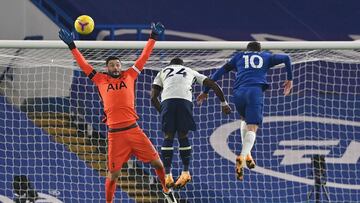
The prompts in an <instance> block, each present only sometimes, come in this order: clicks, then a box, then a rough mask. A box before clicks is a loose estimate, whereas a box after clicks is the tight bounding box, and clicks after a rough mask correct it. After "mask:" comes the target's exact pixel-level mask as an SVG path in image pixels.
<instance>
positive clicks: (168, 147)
mask: <svg viewBox="0 0 360 203" xmlns="http://www.w3.org/2000/svg"><path fill="white" fill-rule="evenodd" d="M195 81H196V82H197V83H198V84H200V85H204V86H206V87H209V88H211V89H213V90H214V91H215V94H216V95H217V96H218V97H219V99H220V101H221V106H222V111H223V112H224V113H225V114H229V113H230V112H231V108H230V106H229V105H228V104H227V102H226V101H225V98H224V93H223V91H222V90H221V88H220V87H219V86H218V85H217V84H216V83H215V82H214V81H212V80H210V79H209V78H207V77H206V76H205V75H202V74H200V73H198V72H197V71H195V70H192V69H191V68H188V67H186V66H184V65H183V60H182V59H180V58H174V59H172V60H171V62H170V64H169V65H168V66H167V67H165V68H163V69H162V70H161V71H159V73H158V74H157V75H156V77H155V79H154V82H153V86H152V91H151V101H152V104H153V105H154V106H155V108H156V110H157V111H158V112H160V114H161V120H162V122H161V123H162V131H163V132H164V133H165V139H164V142H163V145H162V147H161V154H162V159H163V162H164V165H165V171H166V178H165V183H166V186H167V187H175V188H181V187H184V186H185V185H186V183H188V182H189V181H190V180H191V175H190V172H189V164H190V157H191V146H190V142H189V139H188V136H187V134H188V132H189V130H195V128H196V126H195V121H194V119H193V115H192V114H193V111H192V108H193V104H192V84H193V83H194V82H195ZM160 93H161V103H160V102H159V100H158V97H159V96H160ZM176 133H177V135H178V141H179V145H180V148H179V151H180V157H181V160H182V163H183V171H182V173H181V175H180V177H179V178H178V179H177V181H176V183H174V179H173V177H172V175H171V160H172V156H173V150H174V148H173V142H174V137H175V134H176Z"/></svg>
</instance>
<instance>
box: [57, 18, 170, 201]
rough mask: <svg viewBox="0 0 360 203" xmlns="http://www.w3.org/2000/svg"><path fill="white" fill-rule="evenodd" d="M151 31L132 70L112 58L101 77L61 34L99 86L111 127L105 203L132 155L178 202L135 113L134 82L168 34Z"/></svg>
mask: <svg viewBox="0 0 360 203" xmlns="http://www.w3.org/2000/svg"><path fill="white" fill-rule="evenodd" d="M151 29H152V32H151V34H150V38H149V40H148V41H147V44H146V46H145V48H144V49H143V51H142V53H141V55H140V57H139V58H138V59H137V60H136V62H135V64H134V65H133V66H132V67H130V68H129V69H127V70H125V71H122V70H121V62H120V59H119V58H118V57H115V56H109V57H108V58H107V59H106V68H107V72H106V73H98V72H97V71H95V70H94V69H93V67H92V66H91V65H90V64H88V63H87V61H86V60H85V58H84V57H83V56H82V54H81V53H80V51H79V50H78V49H77V48H76V46H75V43H74V41H73V34H72V33H70V32H68V31H66V30H63V29H61V30H60V31H59V37H60V39H61V40H62V41H64V42H65V43H66V44H67V45H68V47H69V49H70V50H71V53H72V54H73V56H74V57H75V59H76V61H77V63H78V64H79V66H80V68H81V69H82V70H83V71H84V73H85V74H86V75H87V76H88V77H89V78H90V79H91V80H92V82H93V83H94V84H95V85H96V86H97V88H98V90H99V94H100V97H101V98H102V103H103V105H104V114H105V117H104V119H103V121H104V122H105V123H106V125H107V126H108V171H109V173H108V177H107V178H106V183H105V192H106V194H105V197H106V202H112V200H113V196H114V193H115V190H116V181H117V180H118V177H119V176H120V170H121V168H122V166H123V164H124V163H125V162H127V161H128V159H129V158H130V156H131V155H135V156H136V157H137V158H138V159H140V160H141V161H143V162H150V163H151V165H152V166H153V167H154V168H155V171H156V174H157V175H158V177H159V178H160V181H161V184H162V186H163V193H164V195H165V198H166V200H167V202H169V203H171V202H176V199H175V198H174V195H173V193H172V191H171V190H170V189H168V188H167V187H166V186H165V169H164V166H163V163H162V162H161V160H160V158H159V155H158V153H157V151H156V150H155V148H154V146H153V145H152V143H151V142H150V140H149V138H148V137H147V136H146V135H145V134H144V132H143V131H142V129H141V128H140V127H139V126H138V124H137V123H136V120H138V119H139V117H138V115H137V114H136V112H135V91H134V87H135V81H136V79H137V77H138V75H139V74H140V73H141V71H142V69H143V68H144V65H145V63H146V61H147V60H148V58H149V57H150V54H151V52H152V50H153V47H154V45H155V40H156V38H157V36H158V35H159V34H162V33H163V32H164V30H165V28H164V26H163V25H162V24H161V23H157V24H154V23H152V24H151Z"/></svg>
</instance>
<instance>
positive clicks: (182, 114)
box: [161, 99, 196, 133]
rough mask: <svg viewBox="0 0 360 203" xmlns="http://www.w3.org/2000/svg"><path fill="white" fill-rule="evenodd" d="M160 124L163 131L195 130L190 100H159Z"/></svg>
mask: <svg viewBox="0 0 360 203" xmlns="http://www.w3.org/2000/svg"><path fill="white" fill-rule="evenodd" d="M161 124H162V131H163V132H165V133H176V132H188V131H189V130H192V131H194V130H196V125H195V121H194V118H193V104H192V102H190V101H188V100H186V99H166V100H165V101H163V102H161Z"/></svg>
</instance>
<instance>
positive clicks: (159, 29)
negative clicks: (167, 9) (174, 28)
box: [150, 22, 165, 40]
mask: <svg viewBox="0 0 360 203" xmlns="http://www.w3.org/2000/svg"><path fill="white" fill-rule="evenodd" d="M164 31H165V27H164V25H163V24H161V23H160V22H157V23H156V24H155V23H151V34H150V38H152V39H155V40H156V39H157V37H158V36H159V35H161V34H163V33H164Z"/></svg>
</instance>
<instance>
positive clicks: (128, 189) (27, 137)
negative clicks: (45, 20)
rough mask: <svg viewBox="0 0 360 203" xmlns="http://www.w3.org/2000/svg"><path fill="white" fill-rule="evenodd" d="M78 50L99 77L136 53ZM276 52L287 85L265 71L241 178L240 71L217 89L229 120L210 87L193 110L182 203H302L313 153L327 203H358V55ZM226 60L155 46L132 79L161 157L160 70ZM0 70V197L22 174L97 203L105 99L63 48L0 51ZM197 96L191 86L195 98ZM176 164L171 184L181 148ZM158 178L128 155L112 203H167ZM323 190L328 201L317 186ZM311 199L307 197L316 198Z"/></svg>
mask: <svg viewBox="0 0 360 203" xmlns="http://www.w3.org/2000/svg"><path fill="white" fill-rule="evenodd" d="M195 48H196V46H195ZM81 51H82V53H83V54H84V56H85V58H86V59H88V61H89V62H90V63H91V64H92V65H93V66H94V67H95V68H96V69H97V70H102V67H103V66H104V59H105V58H106V57H107V56H108V55H117V56H120V57H121V60H122V63H123V66H124V67H127V66H131V65H132V64H133V63H134V60H136V58H137V57H138V55H139V54H140V53H141V49H81ZM274 52H285V53H288V54H290V56H291V57H292V61H293V69H294V90H293V93H292V94H291V96H289V97H284V96H283V95H282V87H281V85H282V82H283V81H284V80H285V77H286V73H285V70H284V68H282V66H278V67H275V68H273V69H271V70H270V72H269V77H268V80H269V82H270V83H271V88H270V89H269V90H267V92H266V93H265V94H266V97H265V106H264V115H265V118H264V123H263V125H262V126H261V128H260V130H259V132H258V134H257V138H256V143H255V147H254V149H253V156H254V158H255V160H256V162H257V164H258V166H257V167H256V168H255V169H254V170H253V171H249V170H245V180H244V181H243V182H239V181H237V180H236V177H235V166H234V161H235V155H236V154H239V153H240V150H241V148H240V147H241V145H240V130H239V126H240V125H239V122H238V118H239V116H238V115H237V113H236V110H235V107H234V105H233V104H232V103H231V97H232V81H233V79H234V77H235V74H234V73H230V74H228V75H225V76H224V77H223V78H222V79H221V80H219V81H218V84H219V85H220V86H221V87H222V88H223V90H224V93H225V94H226V97H227V98H229V100H230V103H231V105H232V107H233V110H234V113H232V114H231V115H230V116H225V115H222V113H221V110H220V105H219V101H218V99H217V98H216V96H215V95H214V94H213V93H212V92H211V93H210V97H209V100H208V101H207V102H206V103H205V104H204V105H203V106H201V107H199V106H197V105H196V104H194V116H195V120H196V121H197V128H198V130H197V131H196V132H194V133H190V140H191V143H192V146H193V153H192V164H191V167H190V171H191V173H192V175H193V181H192V182H191V183H189V184H188V186H187V188H186V189H183V190H180V191H176V195H177V197H178V198H179V201H180V202H305V201H306V200H307V195H308V193H309V192H310V191H312V189H313V188H314V187H313V185H314V175H313V174H314V173H313V172H314V169H313V168H314V167H313V166H312V157H313V155H324V156H325V162H326V163H325V166H326V170H325V173H323V174H322V175H324V174H325V175H326V178H325V177H321V178H322V180H321V181H320V182H321V183H325V182H324V181H323V179H326V180H327V183H326V184H324V185H321V189H323V188H325V189H326V190H328V191H329V197H330V200H331V202H358V201H360V172H359V170H357V169H358V168H359V166H360V164H359V162H358V160H359V156H360V151H359V150H358V148H359V147H360V133H359V132H360V116H359V115H360V108H359V107H360V69H359V68H360V67H359V65H360V62H359V60H358V59H359V58H360V53H359V52H358V50H330V49H324V50H294V49H291V47H289V48H288V49H284V50H274ZM233 54H234V50H215V49H203V50H201V49H181V50H180V49H156V50H154V53H153V54H152V56H151V57H150V60H149V62H148V63H147V64H146V70H144V71H143V73H142V74H141V75H140V77H139V79H138V81H137V91H136V92H137V100H136V106H137V112H138V114H139V116H140V120H139V124H140V126H141V127H142V128H143V129H144V131H145V133H146V134H147V135H148V136H149V137H150V139H151V140H152V142H153V143H154V145H155V147H156V148H157V149H158V150H160V147H161V144H162V140H163V134H162V133H161V131H160V129H161V128H160V118H159V115H158V114H157V112H156V110H155V108H154V107H152V106H151V102H150V90H151V84H152V81H153V79H154V77H155V75H156V73H157V71H158V70H159V69H161V68H162V67H164V66H165V65H166V64H167V63H168V62H169V61H170V60H171V59H172V58H173V57H175V56H179V57H182V58H183V59H184V60H185V63H186V65H187V66H189V67H192V68H194V69H196V70H199V71H200V72H201V73H203V74H205V75H211V74H212V73H214V71H215V70H216V69H217V68H219V67H220V66H221V65H222V64H224V63H225V62H226V61H227V60H228V59H230V58H231V56H232V55H233ZM0 74H1V75H0V79H1V80H0V90H1V95H0V109H1V110H0V124H1V128H0V157H1V158H0V159H1V160H0V162H1V163H2V164H0V200H1V201H3V202H7V201H9V199H15V198H16V196H15V194H16V192H17V193H21V192H19V191H18V190H14V186H15V187H16V185H17V184H16V183H15V185H13V183H14V179H16V178H18V179H19V178H20V176H21V175H23V176H26V178H27V179H28V180H29V181H30V182H31V186H32V188H33V191H36V192H37V193H38V194H39V195H40V196H41V197H43V198H47V199H48V200H49V201H52V202H56V200H55V199H58V200H59V201H62V202H100V201H104V198H105V194H104V188H105V187H104V182H105V179H104V177H105V174H106V131H105V130H106V128H105V126H104V124H102V123H101V117H102V109H101V103H100V99H99V97H98V95H97V91H96V88H95V86H94V85H93V84H92V83H91V81H90V80H89V79H87V78H86V77H85V76H84V74H82V73H81V71H80V69H79V68H78V67H77V65H76V64H75V63H74V60H73V58H72V56H71V53H70V51H69V50H67V49H62V48H61V49H44V48H38V49H25V48H11V49H10V48H2V49H0ZM200 91H201V87H199V86H195V88H194V94H195V96H197V95H198V94H199V93H200ZM175 146H177V142H175ZM175 151H176V150H175ZM173 160H174V162H173V175H174V177H177V176H178V175H179V174H180V172H181V167H182V164H181V160H180V159H179V154H178V152H175V154H174V159H173ZM315 165H316V164H315ZM23 178H24V177H23ZM20 179H21V178H20ZM158 182H159V181H158V180H157V179H156V175H155V173H154V171H153V170H152V169H151V167H149V165H148V164H142V163H141V162H139V161H137V160H136V159H131V160H130V161H129V162H128V163H127V164H126V165H125V166H124V169H123V170H122V176H121V178H120V179H119V184H118V186H119V187H118V190H117V193H116V202H118V201H119V199H121V202H133V201H134V200H136V201H137V202H162V201H163V196H162V194H161V192H160V191H161V190H160V186H159V183H158ZM322 186H324V187H322ZM316 191H317V190H315V192H314V193H316ZM30 193H31V192H29V195H28V196H31V195H30ZM33 193H34V192H33ZM319 195H320V199H321V200H324V201H325V199H326V193H325V192H323V190H321V191H320V193H319ZM33 196H34V195H33ZM314 198H315V197H314V194H312V196H311V197H310V199H311V201H314ZM50 199H51V200H50Z"/></svg>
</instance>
